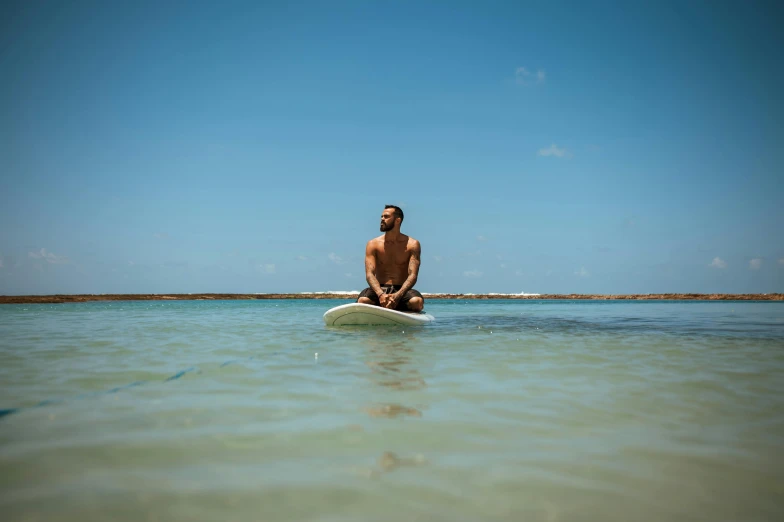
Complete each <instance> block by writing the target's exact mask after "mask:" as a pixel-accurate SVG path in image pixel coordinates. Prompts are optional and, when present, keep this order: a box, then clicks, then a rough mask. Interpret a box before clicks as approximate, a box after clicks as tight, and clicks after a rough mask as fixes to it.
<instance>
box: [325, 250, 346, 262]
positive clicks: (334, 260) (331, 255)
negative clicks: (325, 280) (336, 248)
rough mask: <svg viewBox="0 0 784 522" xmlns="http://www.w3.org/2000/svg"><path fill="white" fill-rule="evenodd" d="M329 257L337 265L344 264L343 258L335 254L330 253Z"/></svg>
mask: <svg viewBox="0 0 784 522" xmlns="http://www.w3.org/2000/svg"><path fill="white" fill-rule="evenodd" d="M327 257H328V258H329V260H330V261H332V262H333V263H335V264H336V265H339V264H341V263H343V258H342V257H340V256H339V255H337V254H336V253H335V252H330V253H329V255H328V256H327Z"/></svg>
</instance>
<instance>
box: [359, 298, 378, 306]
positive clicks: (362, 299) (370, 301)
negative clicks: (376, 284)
mask: <svg viewBox="0 0 784 522" xmlns="http://www.w3.org/2000/svg"><path fill="white" fill-rule="evenodd" d="M357 302H358V303H362V304H369V305H372V304H375V303H374V302H373V300H372V299H370V298H369V297H360V298H359V299H357Z"/></svg>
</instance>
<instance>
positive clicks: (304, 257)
mask: <svg viewBox="0 0 784 522" xmlns="http://www.w3.org/2000/svg"><path fill="white" fill-rule="evenodd" d="M297 259H299V260H300V261H307V260H308V257H307V256H297Z"/></svg>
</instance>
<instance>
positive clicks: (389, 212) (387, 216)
mask: <svg viewBox="0 0 784 522" xmlns="http://www.w3.org/2000/svg"><path fill="white" fill-rule="evenodd" d="M398 219H399V220H400V221H398ZM402 223H403V211H402V210H400V207H396V206H395V205H387V206H385V207H384V211H383V212H382V213H381V231H382V232H387V231H389V230H392V229H394V228H395V225H397V227H398V228H400V225H401V224H402Z"/></svg>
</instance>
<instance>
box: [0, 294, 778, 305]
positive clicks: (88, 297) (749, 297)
mask: <svg viewBox="0 0 784 522" xmlns="http://www.w3.org/2000/svg"><path fill="white" fill-rule="evenodd" d="M424 296H425V299H426V300H430V299H524V300H543V299H597V300H676V301H784V294H618V295H613V294H541V295H515V294H424ZM356 297H357V294H352V293H346V294H323V293H308V294H74V295H0V304H34V303H83V302H87V301H187V300H219V299H352V300H353V299H356Z"/></svg>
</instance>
